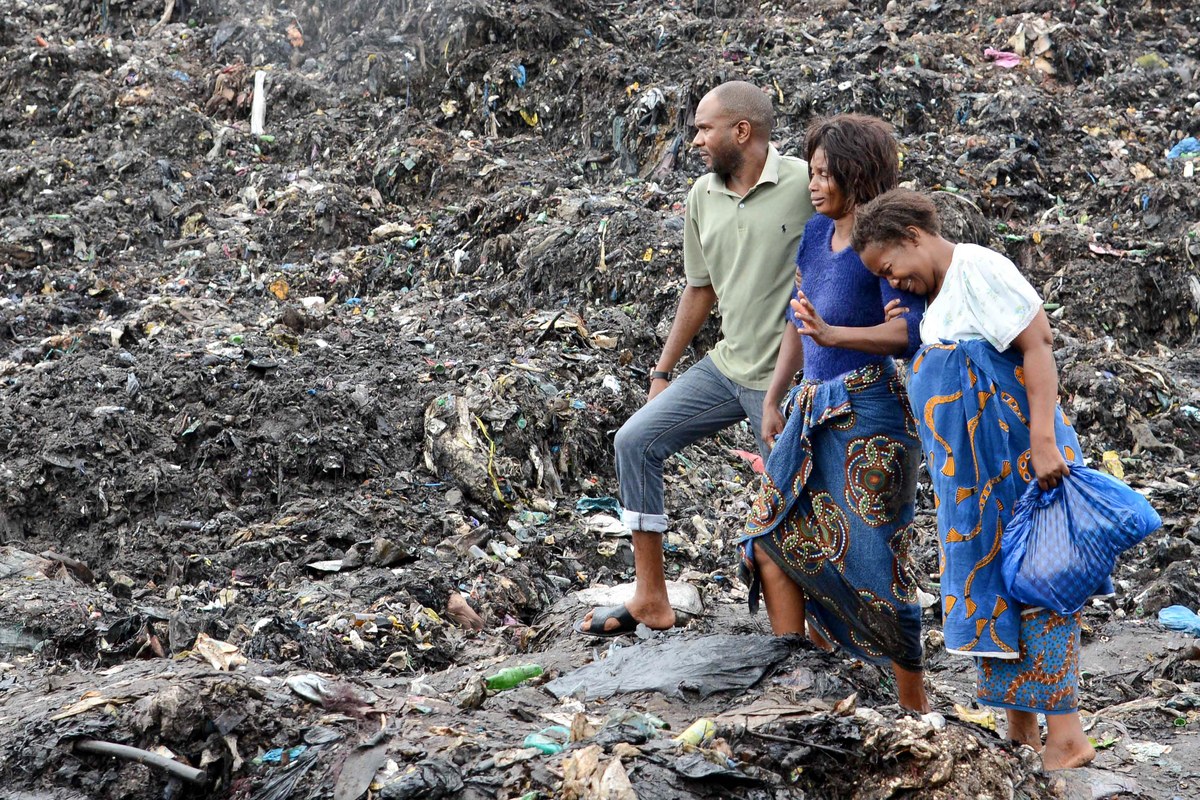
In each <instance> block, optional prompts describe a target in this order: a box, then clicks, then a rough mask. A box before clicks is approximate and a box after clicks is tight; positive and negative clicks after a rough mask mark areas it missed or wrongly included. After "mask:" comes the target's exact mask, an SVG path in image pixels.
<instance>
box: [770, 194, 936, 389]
mask: <svg viewBox="0 0 1200 800" xmlns="http://www.w3.org/2000/svg"><path fill="white" fill-rule="evenodd" d="M832 241H833V220H831V219H830V218H829V217H827V216H825V215H824V214H814V215H813V217H812V218H811V219H810V220H809V221H808V224H807V225H805V226H804V238H803V239H801V240H800V250H799V251H798V252H797V253H796V286H797V287H799V289H800V290H801V291H803V292H804V294H805V295H807V296H808V299H809V302H811V303H812V304H813V307H814V308H816V309H817V313H819V314H820V315H821V316H822V317H823V318H824V320H825V322H827V323H828V324H830V325H845V326H848V327H856V328H863V327H870V326H872V325H879V324H880V323H882V322H883V307H884V306H885V305H886V304H887V303H888V301H890V300H892V299H894V298H900V303H901V305H903V306H906V307H907V308H908V313H907V314H905V315H904V316H905V320H906V321H907V322H908V349H907V350H906V351H905V352H904V358H910V357H912V355H913V354H914V353H916V352H917V348H918V347H920V344H921V332H920V326H921V317H922V315H924V313H925V298H924V297H920V296H918V295H915V294H909V293H908V292H902V291H899V290H897V289H893V288H892V287H891V286H889V285H888V282H887V281H886V280H883V279H882V278H876V277H875V276H874V275H872V274H871V272H870V270H868V269H867V268H866V266H864V265H863V263H862V259H860V258H859V257H858V253H856V252H854V250H852V249H851V248H849V247H847V248H846V249H844V250H841V251H839V252H836V253H835V252H833V248H832ZM792 298H793V299H795V298H796V290H793V291H792ZM787 316H788V319H789V320H791V322H792V324H793V325H795V324H796V317H795V315H794V314H793V313H792V309H791V306H790V304H789V306H788V310H787ZM802 340H803V342H804V378H805V380H817V381H827V380H829V379H831V378H836V377H837V376H838V375H844V374H845V373H847V372H850V371H852V370H856V369H858V368H860V367H864V366H866V365H867V364H871V363H876V362H884V361H888V360H889V356H875V355H870V354H869V353H860V352H858V351H857V350H843V349H841V348H838V347H822V346H821V345H819V344H817V343H815V342H814V341H813V340H812V339H811V338H809V337H808V336H804V337H802Z"/></svg>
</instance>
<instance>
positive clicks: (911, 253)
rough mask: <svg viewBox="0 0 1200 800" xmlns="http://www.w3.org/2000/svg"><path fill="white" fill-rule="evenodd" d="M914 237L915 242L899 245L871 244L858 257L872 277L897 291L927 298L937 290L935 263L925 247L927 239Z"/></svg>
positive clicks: (905, 240) (904, 241)
mask: <svg viewBox="0 0 1200 800" xmlns="http://www.w3.org/2000/svg"><path fill="white" fill-rule="evenodd" d="M909 230H910V231H915V229H912V228H910V229H909ZM914 235H915V236H916V238H915V239H904V240H902V241H899V242H886V243H880V242H871V244H869V245H867V246H866V247H865V248H863V249H862V251H860V252H859V254H858V257H859V258H861V259H862V262H863V264H865V265H866V267H867V269H869V270H871V273H872V274H874V275H876V276H877V277H880V278H883V279H884V280H886V281H887V282H888V284H890V285H891V287H892V288H893V289H899V290H900V291H902V292H910V293H912V294H916V295H921V296H925V295H928V294H929V293H930V292H932V291H933V290H934V287H935V286H936V277H935V276H934V272H933V261H932V259H931V258H929V257H928V255H927V254H926V252H925V250H924V249H923V248H922V246H921V244H922V242H923V241H925V238H926V237H925V236H923V235H921V233H914Z"/></svg>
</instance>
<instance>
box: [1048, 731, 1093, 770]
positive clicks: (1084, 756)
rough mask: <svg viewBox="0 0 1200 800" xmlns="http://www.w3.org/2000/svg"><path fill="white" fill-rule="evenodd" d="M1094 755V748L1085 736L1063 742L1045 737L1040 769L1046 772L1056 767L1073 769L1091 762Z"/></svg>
mask: <svg viewBox="0 0 1200 800" xmlns="http://www.w3.org/2000/svg"><path fill="white" fill-rule="evenodd" d="M1095 757H1096V749H1095V748H1094V747H1092V743H1091V742H1089V741H1088V740H1087V737H1086V736H1085V737H1084V738H1083V741H1082V742H1078V741H1074V740H1072V741H1069V742H1066V743H1065V744H1064V743H1062V742H1055V741H1054V740H1053V739H1047V740H1046V747H1045V748H1044V749H1043V750H1042V769H1044V770H1045V771H1046V772H1051V771H1053V770H1056V769H1074V768H1075V767H1082V766H1083V765H1084V764H1089V763H1091V761H1092V759H1094V758H1095Z"/></svg>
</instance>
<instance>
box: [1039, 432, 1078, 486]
mask: <svg viewBox="0 0 1200 800" xmlns="http://www.w3.org/2000/svg"><path fill="white" fill-rule="evenodd" d="M1029 460H1030V461H1031V462H1032V464H1033V472H1034V474H1035V475H1036V476H1037V482H1038V486H1040V487H1041V489H1042V491H1043V492H1044V491H1046V490H1048V489H1053V488H1054V487H1055V486H1058V482H1059V481H1060V480H1062V479H1063V478H1065V477H1067V476H1068V475H1070V474H1071V468H1070V467H1068V466H1067V460H1066V459H1065V458H1063V456H1062V453H1060V452H1059V450H1058V445H1057V444H1055V443H1054V442H1048V443H1047V442H1043V443H1041V444H1034V445H1033V446H1032V447H1031V448H1030V451H1029Z"/></svg>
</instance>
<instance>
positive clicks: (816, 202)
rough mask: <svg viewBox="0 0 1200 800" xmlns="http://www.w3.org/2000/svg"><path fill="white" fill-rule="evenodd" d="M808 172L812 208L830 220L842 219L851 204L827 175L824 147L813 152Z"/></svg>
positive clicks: (840, 188)
mask: <svg viewBox="0 0 1200 800" xmlns="http://www.w3.org/2000/svg"><path fill="white" fill-rule="evenodd" d="M808 170H809V179H808V192H809V194H810V195H812V204H813V208H815V209H816V210H817V213H820V214H824V215H825V216H827V217H829V218H830V219H839V218H841V217H844V216H845V215H846V214H847V213H848V212H849V211H850V207H851V203H850V202H849V201H848V200H847V198H846V195H845V194H843V193H842V187H841V186H838V183H837V181H836V180H834V178H833V176H832V175H830V174H829V161H828V160H827V159H826V158H825V148H824V147H818V148H817V149H816V150H814V151H813V154H812V159H811V160H810V161H809V163H808Z"/></svg>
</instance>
